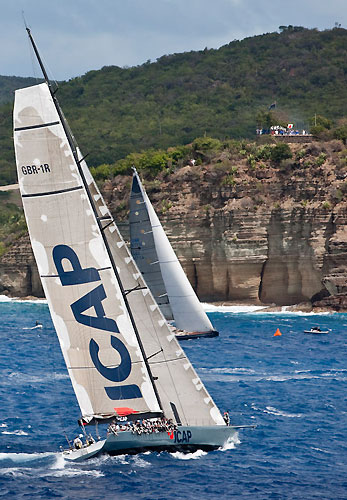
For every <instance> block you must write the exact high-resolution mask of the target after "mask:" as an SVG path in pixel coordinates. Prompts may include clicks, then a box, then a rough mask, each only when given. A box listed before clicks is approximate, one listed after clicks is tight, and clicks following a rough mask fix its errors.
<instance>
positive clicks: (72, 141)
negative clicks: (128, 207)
mask: <svg viewBox="0 0 347 500" xmlns="http://www.w3.org/2000/svg"><path fill="white" fill-rule="evenodd" d="M26 31H27V33H28V36H29V39H30V42H31V44H32V47H33V50H34V52H35V55H36V58H37V60H38V63H39V65H40V68H41V71H42V73H43V76H44V79H45V82H46V84H47V86H48V89H49V92H50V94H51V97H52V100H53V103H54V105H55V107H56V110H57V113H58V115H59V118H60V121H61V124H62V126H63V129H64V132H65V134H66V137H67V140H68V143H69V146H70V148H71V151H72V154H73V157H74V160H75V162H76V165H77V168H78V172H79V175H80V177H81V180H82V183H83V186H84V188H85V191H86V193H87V196H88V200H89V203H90V206H91V208H92V210H93V213H94V216H95V219H96V222H97V225H98V228H99V231H100V234H101V236H102V239H103V242H104V245H105V247H106V251H107V254H108V257H109V259H110V262H111V265H112V268H113V272H114V274H115V276H116V279H117V282H118V285H119V287H120V290H121V293H122V296H123V300H124V303H125V306H126V308H127V312H128V314H129V318H130V322H131V324H132V327H133V329H134V333H135V336H136V339H137V342H138V344H139V347H140V351H141V354H142V357H143V360H144V363H145V366H146V368H147V371H148V375H149V378H150V380H151V383H152V386H153V390H154V393H155V396H156V398H157V401H158V404H159V407H160V408H161V410H162V411H163V412H164V410H163V406H162V403H161V401H160V397H159V393H158V390H157V387H156V385H155V380H154V377H153V374H152V371H151V368H150V365H149V363H148V359H149V358H147V356H146V352H145V349H144V346H143V343H142V341H141V338H140V335H139V332H138V329H137V326H136V323H135V320H134V316H133V314H132V311H131V308H130V306H129V302H128V299H127V293H130V292H131V290H130V291H127V292H126V291H125V290H124V287H123V284H122V281H121V279H120V276H119V273H118V271H117V266H116V263H115V261H114V258H113V255H112V252H111V250H110V246H109V243H108V241H107V238H106V236H105V233H104V228H103V226H102V222H101V220H100V217H99V216H98V213H97V210H96V207H95V203H94V200H93V197H92V195H91V193H90V190H89V187H88V183H87V180H86V178H85V175H84V172H83V170H82V167H81V162H82V161H83V160H84V158H81V159H79V157H78V152H77V144H76V141H75V139H74V137H73V136H72V133H71V132H70V130H69V126H68V123H67V121H66V119H65V117H64V114H63V112H62V110H61V108H60V105H59V102H58V99H57V98H56V96H55V92H54V91H53V90H52V86H51V83H50V80H49V78H48V75H47V72H46V69H45V67H44V65H43V62H42V59H41V57H40V54H39V51H38V49H37V47H36V44H35V42H34V39H33V37H32V34H31V31H30V29H29V28H28V27H26Z"/></svg>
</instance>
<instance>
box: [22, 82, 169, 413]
mask: <svg viewBox="0 0 347 500" xmlns="http://www.w3.org/2000/svg"><path fill="white" fill-rule="evenodd" d="M14 127H15V131H14V138H15V139H14V140H15V152H16V160H17V169H18V179H19V185H20V190H21V194H22V199H23V206H24V211H25V215H26V219H27V224H28V229H29V234H30V238H31V242H32V247H33V251H34V255H35V258H36V262H37V265H38V269H39V273H40V276H41V280H42V284H43V288H44V291H45V294H46V297H47V300H48V304H49V308H50V312H51V316H52V320H53V323H54V326H55V329H56V332H57V335H58V338H59V342H60V346H61V349H62V352H63V356H64V359H65V362H66V365H67V368H68V371H69V375H70V378H71V381H72V385H73V388H74V390H75V393H76V397H77V400H78V402H79V405H80V408H81V411H82V415H83V416H84V417H86V419H87V420H88V419H91V418H93V417H95V416H96V417H100V418H106V417H108V416H110V415H115V414H116V413H117V408H118V409H119V408H124V407H127V408H130V409H132V410H133V411H134V412H139V413H147V412H158V411H160V407H159V404H158V400H157V397H156V395H155V392H154V390H153V386H152V383H151V381H150V376H149V373H148V371H147V368H146V365H145V362H144V359H143V356H142V354H141V352H140V349H139V344H138V342H137V338H136V335H135V332H134V329H133V327H132V323H131V321H130V318H129V314H128V311H127V309H126V307H125V303H124V298H123V296H122V293H121V289H120V286H119V283H118V280H117V278H116V275H115V272H114V269H113V267H112V264H111V261H110V258H109V255H108V252H107V250H106V247H105V244H104V242H103V239H102V236H101V233H100V229H99V226H98V223H97V220H96V217H95V213H94V210H93V207H92V206H91V203H90V199H89V197H88V193H87V192H86V189H85V186H84V181H83V178H82V177H81V175H80V171H79V169H78V165H77V163H76V161H75V159H74V156H73V154H72V151H71V148H70V145H69V143H68V141H67V139H66V135H65V131H64V128H63V126H62V124H61V123H60V118H59V115H58V113H57V110H56V107H55V105H54V102H53V101H52V98H51V95H50V92H49V89H48V86H47V85H46V84H41V85H37V86H34V87H29V88H26V89H22V90H20V91H17V92H16V97H15V107H14Z"/></svg>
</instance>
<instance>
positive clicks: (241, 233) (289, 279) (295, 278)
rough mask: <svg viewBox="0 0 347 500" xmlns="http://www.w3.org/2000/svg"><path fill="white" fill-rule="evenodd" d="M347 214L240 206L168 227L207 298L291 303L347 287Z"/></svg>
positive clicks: (186, 266)
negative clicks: (265, 209)
mask: <svg viewBox="0 0 347 500" xmlns="http://www.w3.org/2000/svg"><path fill="white" fill-rule="evenodd" d="M346 219H347V217H346V214H345V213H344V214H336V213H331V212H328V213H327V212H324V211H318V210H315V211H312V212H307V211H305V210H304V209H292V210H286V209H276V210H274V211H261V212H259V213H256V214H255V213H252V212H248V211H246V210H233V211H230V212H228V213H227V214H224V213H223V214H216V215H214V216H213V217H209V218H206V219H204V220H199V219H198V218H196V219H195V220H194V221H192V220H190V221H189V223H188V221H186V220H181V221H174V222H170V221H166V222H165V223H164V227H165V230H166V231H167V234H168V236H169V238H170V241H171V242H172V244H173V246H174V248H175V250H176V252H177V254H178V256H179V259H180V261H181V262H182V265H183V267H184V269H185V271H186V273H187V275H188V277H189V279H190V281H191V283H192V284H193V285H194V288H195V290H196V291H197V293H198V295H199V297H200V299H201V300H204V301H211V300H213V301H248V302H252V303H266V304H269V303H270V304H271V303H273V304H276V305H289V304H297V303H299V302H304V301H310V300H311V299H313V300H319V299H323V298H324V297H326V296H328V295H336V294H346V293H347V287H346V283H347V272H346V262H347V243H346V229H345V227H346V226H345V225H346V222H347V220H346Z"/></svg>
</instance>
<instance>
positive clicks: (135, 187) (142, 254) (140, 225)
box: [129, 169, 218, 340]
mask: <svg viewBox="0 0 347 500" xmlns="http://www.w3.org/2000/svg"><path fill="white" fill-rule="evenodd" d="M133 170H134V174H133V182H132V187H131V195H130V216H129V225H130V248H131V253H132V256H133V257H134V259H135V262H136V264H137V266H138V268H139V270H140V271H141V273H142V275H143V277H144V279H145V281H146V283H147V285H148V287H149V288H150V290H151V292H152V294H153V296H154V298H155V300H156V302H157V304H158V305H159V307H160V310H161V312H162V313H163V315H164V317H165V318H166V320H167V321H174V323H175V327H176V328H175V329H174V332H175V334H176V337H177V338H178V340H188V339H192V338H198V337H216V336H217V335H218V332H217V331H216V330H215V329H214V328H213V326H212V324H211V322H210V320H209V318H208V317H207V314H206V313H205V311H204V310H203V308H202V305H201V303H200V301H199V299H198V297H197V296H196V294H195V292H194V290H193V288H192V286H191V284H190V282H189V280H188V278H187V276H186V274H185V272H184V271H183V269H182V266H181V264H180V262H179V260H178V258H177V256H176V254H175V252H174V250H173V248H172V246H171V244H170V241H169V239H168V237H167V236H166V234H165V231H164V229H163V226H162V225H161V223H160V220H159V218H158V216H157V214H156V213H155V211H154V208H153V206H152V204H151V202H150V200H149V198H148V196H147V193H146V191H145V189H144V187H143V185H142V183H141V180H140V178H139V175H138V173H137V172H136V169H133Z"/></svg>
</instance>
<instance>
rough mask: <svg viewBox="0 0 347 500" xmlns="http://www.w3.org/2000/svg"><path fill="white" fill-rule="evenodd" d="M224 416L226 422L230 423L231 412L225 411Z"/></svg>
mask: <svg viewBox="0 0 347 500" xmlns="http://www.w3.org/2000/svg"><path fill="white" fill-rule="evenodd" d="M223 418H224V422H225V423H226V424H227V425H230V417H229V412H227V411H225V412H224V415H223Z"/></svg>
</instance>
